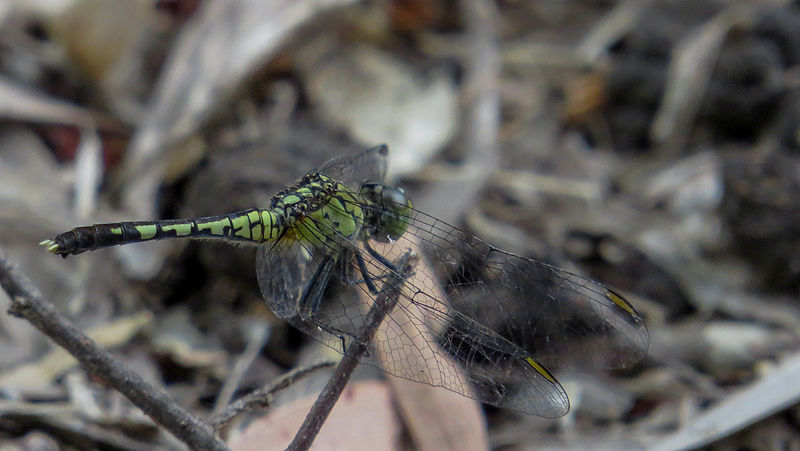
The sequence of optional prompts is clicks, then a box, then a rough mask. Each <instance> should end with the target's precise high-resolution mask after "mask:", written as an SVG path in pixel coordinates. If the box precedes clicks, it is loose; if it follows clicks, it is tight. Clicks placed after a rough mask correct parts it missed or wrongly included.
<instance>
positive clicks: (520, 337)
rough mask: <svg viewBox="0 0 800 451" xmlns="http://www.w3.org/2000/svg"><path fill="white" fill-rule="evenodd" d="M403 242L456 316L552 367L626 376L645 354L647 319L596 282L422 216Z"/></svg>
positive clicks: (415, 217) (413, 222)
mask: <svg viewBox="0 0 800 451" xmlns="http://www.w3.org/2000/svg"><path fill="white" fill-rule="evenodd" d="M404 240H412V241H418V242H420V243H421V245H422V246H423V248H424V249H425V253H426V255H427V256H428V258H429V259H430V260H431V262H432V265H433V266H434V269H433V270H432V273H431V274H428V275H427V277H429V278H430V280H429V281H428V284H429V285H435V284H437V283H438V284H442V285H443V288H444V291H445V292H446V293H447V297H448V298H449V300H450V303H451V307H452V309H453V310H454V311H455V312H458V314H459V315H463V316H464V317H465V318H469V319H471V320H473V321H474V322H475V323H477V324H480V325H482V326H484V327H487V328H489V329H491V330H493V331H495V332H497V333H498V334H499V335H500V336H502V337H504V338H505V339H507V340H509V341H510V342H513V343H514V344H516V345H518V346H519V347H521V348H522V349H524V350H526V351H527V352H529V353H530V354H531V355H533V356H535V357H536V359H537V360H538V361H540V362H542V363H543V364H544V365H545V366H547V367H550V368H558V367H565V366H571V367H574V366H587V365H588V366H593V367H599V368H624V367H628V366H631V365H633V364H635V363H636V362H638V361H639V360H640V359H641V358H642V357H643V356H644V354H646V352H647V348H648V342H649V340H648V334H647V328H646V327H645V323H644V320H643V318H642V317H641V316H640V315H639V313H638V312H636V310H635V309H634V308H633V307H632V306H631V305H630V304H629V303H628V302H627V301H625V299H624V298H622V296H620V295H619V294H617V293H615V292H614V291H612V290H610V289H609V288H607V287H605V286H604V285H602V284H600V283H598V282H595V281H592V280H589V279H586V278H583V277H580V276H578V275H575V274H572V273H569V272H567V271H564V270H562V269H559V268H556V267H554V266H551V265H548V264H546V263H542V262H539V261H536V260H532V259H528V258H524V257H520V256H517V255H514V254H511V253H509V252H505V251H503V250H500V249H497V248H495V247H493V246H491V245H489V244H487V243H486V242H484V241H482V240H480V239H478V238H476V237H473V236H470V235H468V234H466V233H464V232H463V231H461V230H459V229H457V228H455V227H453V226H450V225H448V224H446V223H444V222H442V221H439V220H437V219H436V218H433V217H431V216H429V215H427V214H425V213H422V212H418V211H414V212H413V213H412V217H411V218H410V223H409V227H408V231H407V232H406V234H405V235H403V237H402V238H401V239H400V240H399V241H398V245H402V244H403V243H402V242H403V241H404ZM453 324H454V326H453V327H456V328H461V329H464V328H468V327H473V326H471V325H467V324H464V325H459V321H453ZM467 332H468V331H467V330H464V331H462V332H461V333H462V334H466V333H467Z"/></svg>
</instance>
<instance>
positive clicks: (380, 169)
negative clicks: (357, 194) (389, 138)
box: [315, 144, 389, 191]
mask: <svg viewBox="0 0 800 451" xmlns="http://www.w3.org/2000/svg"><path fill="white" fill-rule="evenodd" d="M388 155H389V148H388V147H386V145H385V144H381V145H379V146H375V147H371V148H369V149H367V150H365V151H363V152H361V153H360V154H358V155H353V156H345V157H338V158H334V159H332V160H330V161H328V162H327V163H325V164H323V165H322V166H320V167H319V168H318V169H316V171H315V172H319V173H321V174H325V175H327V176H329V177H330V178H332V179H334V180H336V181H338V182H341V183H343V184H344V185H345V186H347V187H348V188H350V189H352V190H355V191H358V188H359V186H361V182H363V181H364V180H383V179H384V177H385V176H386V167H387V164H388V160H387V159H388Z"/></svg>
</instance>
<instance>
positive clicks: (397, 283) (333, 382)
mask: <svg viewBox="0 0 800 451" xmlns="http://www.w3.org/2000/svg"><path fill="white" fill-rule="evenodd" d="M416 260H417V256H416V255H415V254H414V253H413V252H411V251H409V252H406V253H405V254H403V255H402V256H401V257H400V258H399V259H398V261H397V262H395V266H396V267H397V268H398V270H399V274H398V273H395V272H392V275H391V277H390V278H389V280H387V281H386V283H384V286H383V289H382V290H381V293H380V294H379V295H378V296H377V297H376V299H375V302H374V303H373V304H372V306H371V307H370V309H369V311H368V312H367V315H366V317H365V320H364V325H363V326H362V327H361V330H360V331H359V333H358V338H357V339H356V340H354V341H353V342H352V343H351V344H350V346H348V347H347V351H345V353H344V357H342V360H341V361H340V362H339V365H338V366H337V367H336V370H335V371H334V373H333V375H332V376H331V378H330V379H329V380H328V384H327V385H326V386H325V388H324V389H323V390H322V393H320V395H319V397H318V398H317V400H316V402H314V405H313V406H312V407H311V410H310V411H309V412H308V415H306V419H305V420H304V421H303V424H302V425H301V426H300V430H298V431H297V435H295V436H294V440H292V443H291V444H290V445H289V447H288V448H287V449H288V450H292V451H296V450H307V449H309V448H310V447H311V443H312V442H313V441H314V439H315V438H316V437H317V434H318V433H319V430H320V429H321V428H322V425H323V423H325V420H326V419H327V418H328V415H329V414H330V413H331V410H332V409H333V406H334V404H336V401H337V400H338V399H339V396H340V395H341V394H342V391H343V390H344V387H345V385H347V381H349V380H350V376H352V375H353V371H355V369H356V367H357V366H358V362H359V361H360V360H361V356H362V355H363V354H364V353H365V352H366V351H367V343H371V342H372V339H373V338H374V337H375V334H376V333H377V331H378V327H380V325H381V323H382V322H383V320H384V318H386V315H388V314H389V312H391V311H392V309H393V308H394V306H395V304H396V303H397V299H398V297H399V296H400V291H401V290H402V289H403V281H404V280H405V279H406V277H408V275H409V274H410V273H411V271H412V270H413V267H414V265H415V263H416Z"/></svg>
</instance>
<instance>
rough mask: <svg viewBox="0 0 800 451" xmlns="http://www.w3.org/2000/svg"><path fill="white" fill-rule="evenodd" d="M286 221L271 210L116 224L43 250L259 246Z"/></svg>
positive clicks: (66, 236)
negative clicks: (169, 242)
mask: <svg viewBox="0 0 800 451" xmlns="http://www.w3.org/2000/svg"><path fill="white" fill-rule="evenodd" d="M283 223H284V218H283V217H281V216H280V215H277V214H275V213H274V212H272V211H269V210H258V209H255V208H253V209H250V210H244V211H239V212H236V213H231V214H227V215H220V216H209V217H204V218H195V219H172V220H159V221H136V222H117V223H111V224H95V225H90V226H83V227H76V228H74V229H72V230H70V231H69V232H64V233H62V234H59V235H58V236H56V237H55V238H54V239H52V240H46V241H43V242H42V243H40V244H42V245H43V246H45V247H47V250H48V251H49V252H51V253H54V254H59V255H63V256H65V257H66V256H67V255H77V254H80V253H82V252H86V251H93V250H96V249H101V248H105V247H110V246H117V245H121V244H129V243H139V242H142V241H153V240H162V239H168V238H200V239H203V238H206V239H222V240H226V241H238V242H246V243H252V244H259V243H263V242H265V241H270V240H274V239H276V238H277V237H278V236H279V234H280V233H281V231H282V229H283Z"/></svg>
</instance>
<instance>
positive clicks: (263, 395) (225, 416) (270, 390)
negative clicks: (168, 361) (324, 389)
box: [211, 360, 336, 432]
mask: <svg viewBox="0 0 800 451" xmlns="http://www.w3.org/2000/svg"><path fill="white" fill-rule="evenodd" d="M335 363H336V362H334V361H332V360H325V361H323V362H318V363H314V364H312V365H308V366H302V367H299V368H295V369H293V370H292V371H289V372H288V373H286V374H284V375H282V376H280V377H279V378H277V379H276V380H275V381H274V382H272V384H270V385H269V386H268V387H264V388H260V389H258V390H256V391H254V392H252V393H248V394H247V395H245V396H243V397H241V398H239V399H238V400H236V401H235V402H233V403H232V404H230V405H229V406H227V407H225V408H224V409H222V411H220V412H219V413H218V414H217V415H215V416H214V417H213V418H212V420H211V424H212V425H214V430H215V431H217V432H219V431H220V430H221V429H222V428H224V427H225V425H226V424H228V422H230V421H231V420H232V419H233V417H235V416H236V415H239V414H240V413H241V412H245V411H251V410H255V409H264V408H266V407H269V405H270V404H272V398H273V395H274V394H275V393H276V392H278V391H280V390H283V389H284V388H286V387H288V386H290V385H292V384H293V383H294V382H295V381H296V380H297V379H300V378H302V377H305V376H306V375H308V374H310V373H312V372H314V371H316V370H318V369H320V368H327V367H329V366H333V365H334V364H335Z"/></svg>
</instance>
